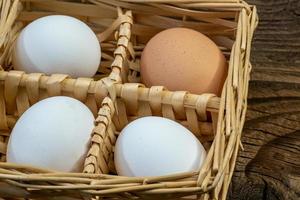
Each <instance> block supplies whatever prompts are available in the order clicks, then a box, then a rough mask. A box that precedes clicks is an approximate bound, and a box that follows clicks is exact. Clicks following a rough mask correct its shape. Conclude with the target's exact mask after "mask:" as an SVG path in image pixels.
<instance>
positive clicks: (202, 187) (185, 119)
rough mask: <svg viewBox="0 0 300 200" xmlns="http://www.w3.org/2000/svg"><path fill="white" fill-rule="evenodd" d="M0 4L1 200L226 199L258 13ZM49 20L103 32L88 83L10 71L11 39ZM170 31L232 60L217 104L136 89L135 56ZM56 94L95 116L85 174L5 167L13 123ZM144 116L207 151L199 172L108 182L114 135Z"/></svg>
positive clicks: (155, 5) (233, 1)
mask: <svg viewBox="0 0 300 200" xmlns="http://www.w3.org/2000/svg"><path fill="white" fill-rule="evenodd" d="M0 2H1V1H0ZM1 3H2V4H0V6H1V7H0V8H1V19H0V35H1V38H0V45H1V48H0V65H1V66H2V68H3V69H4V70H5V71H0V159H1V161H3V162H0V197H12V198H26V199H27V198H34V199H51V198H55V199H89V198H93V197H106V198H109V199H138V198H141V199H179V198H181V197H185V198H183V199H196V198H199V199H226V194H227V190H228V187H229V183H230V179H231V176H232V173H233V170H234V166H235V161H236V157H237V153H238V149H239V147H240V146H241V143H240V137H241V132H242V128H243V124H244V120H245V112H246V107H247V93H248V82H249V74H250V71H251V64H250V63H249V57H250V47H251V40H252V36H253V32H254V29H255V27H256V25H257V14H256V8H255V7H253V6H249V5H248V4H246V3H245V2H244V1H240V0H188V1H183V0H168V1H166V0H109V1H108V0H85V1H84V0H82V1H79V0H78V1H76V0H71V1H70V0H60V1H57V0H22V1H20V2H19V1H17V0H5V1H3V2H1ZM126 10H128V11H126ZM124 11H125V12H124ZM54 13H60V14H68V15H73V16H75V17H78V18H80V19H81V20H83V21H85V22H86V23H88V24H89V25H90V26H91V27H92V28H93V30H95V32H97V33H99V34H98V35H99V40H100V41H101V42H102V44H101V47H102V51H103V52H102V54H103V57H102V62H101V65H102V66H101V67H100V69H99V72H98V73H97V75H96V76H95V77H94V78H93V79H89V78H78V79H72V78H69V77H68V76H67V75H62V74H55V75H51V76H45V75H43V74H38V73H35V74H25V73H24V72H18V71H9V70H11V69H12V67H13V66H11V58H10V54H11V49H12V44H13V42H14V40H15V38H16V36H17V33H18V32H19V31H20V30H21V29H22V27H24V25H25V24H26V23H27V22H29V21H32V20H33V19H36V18H38V17H41V16H44V15H49V14H54ZM132 14H133V18H132ZM175 26H180V27H182V26H183V27H189V28H193V29H195V30H198V31H201V32H202V33H205V34H206V35H208V36H209V37H210V38H211V39H213V40H214V41H215V42H216V43H217V44H218V46H219V47H220V49H221V50H222V51H223V53H224V54H225V56H226V57H227V58H228V60H229V70H228V77H227V80H226V83H225V85H224V88H223V91H222V96H221V98H218V97H216V96H214V95H213V94H202V95H194V94H189V93H187V92H183V91H174V92H171V91H167V90H166V89H165V88H163V87H162V86H154V87H151V88H145V87H144V86H143V85H142V84H140V83H139V82H140V75H139V56H140V54H141V51H142V49H143V47H144V45H145V44H146V42H147V41H148V40H149V39H150V38H151V37H152V36H153V35H154V34H156V33H157V32H159V31H161V30H163V29H166V28H170V27H175ZM121 83H123V84H121ZM56 95H66V96H73V97H74V98H77V99H79V100H81V101H82V102H84V103H85V104H86V105H87V106H88V107H89V108H90V109H91V110H92V111H93V113H94V114H95V115H97V119H96V121H95V128H94V130H93V134H92V138H91V148H90V151H89V152H88V154H87V157H86V161H85V165H84V173H59V172H53V171H49V170H45V169H38V168H35V167H32V166H21V165H15V164H11V163H5V162H4V161H5V154H6V143H7V141H8V137H9V134H10V131H11V129H12V127H13V126H14V124H15V122H16V120H17V119H18V117H19V116H20V115H21V114H22V113H23V112H24V111H25V110H26V109H28V108H29V107H30V106H31V105H32V104H34V103H36V102H37V101H39V100H41V99H44V98H46V97H47V96H56ZM98 109H99V112H98ZM208 113H209V114H210V116H211V118H212V119H211V120H209V119H208V117H207V114H208ZM148 115H155V116H163V117H166V118H170V119H173V120H175V121H177V122H179V123H181V124H183V125H184V126H186V127H187V128H188V129H190V130H191V131H192V132H193V133H194V134H195V135H196V136H197V137H198V138H199V140H200V141H201V142H202V143H203V144H204V146H205V148H206V149H207V151H208V156H207V158H206V160H205V163H204V165H203V167H202V168H201V170H200V171H199V172H187V173H183V174H174V175H169V176H162V177H120V176H116V175H113V174H115V170H114V163H113V151H114V144H115V141H116V138H117V136H118V134H119V132H120V131H121V130H122V128H123V127H124V126H125V125H126V124H128V123H129V122H131V121H132V120H134V119H136V118H138V117H142V116H148Z"/></svg>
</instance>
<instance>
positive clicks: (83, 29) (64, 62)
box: [13, 15, 101, 78]
mask: <svg viewBox="0 0 300 200" xmlns="http://www.w3.org/2000/svg"><path fill="white" fill-rule="evenodd" d="M100 60H101V49H100V44H99V41H98V39H97V37H96V35H95V33H94V32H93V31H92V30H91V29H90V28H89V27H88V26H87V25H86V24H85V23H83V22H82V21H80V20H78V19H76V18H74V17H69V16H64V15H52V16H46V17H42V18H39V19H37V20H35V21H33V22H32V23H30V24H29V25H28V26H26V27H25V28H24V29H23V30H22V31H21V33H20V35H19V37H18V39H17V41H16V44H15V48H14V51H13V65H14V68H15V69H17V70H22V71H25V72H27V73H33V72H41V73H45V74H47V75H50V74H55V73H61V74H69V75H70V76H72V77H74V78H76V77H92V76H93V75H95V73H96V72H97V70H98V67H99V64H100Z"/></svg>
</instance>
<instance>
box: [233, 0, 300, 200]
mask: <svg viewBox="0 0 300 200" xmlns="http://www.w3.org/2000/svg"><path fill="white" fill-rule="evenodd" d="M248 2H249V3H251V4H255V5H257V7H258V11H259V16H260V24H259V27H258V29H257V31H256V35H255V40H254V42H253V51H252V63H253V72H252V80H251V82H250V90H249V100H248V104H249V106H248V112H247V121H246V123H245V127H244V132H243V137H242V142H243V145H244V148H245V150H244V151H241V152H240V153H239V157H238V159H237V163H236V169H235V173H234V175H233V180H232V185H231V188H230V191H229V196H228V199H230V200H237V199H238V200H246V199H251V200H252V199H253V200H254V199H255V200H273V199H280V200H281V199H292V200H294V199H295V200H296V199H300V1H299V0H268V1H266V0H248Z"/></svg>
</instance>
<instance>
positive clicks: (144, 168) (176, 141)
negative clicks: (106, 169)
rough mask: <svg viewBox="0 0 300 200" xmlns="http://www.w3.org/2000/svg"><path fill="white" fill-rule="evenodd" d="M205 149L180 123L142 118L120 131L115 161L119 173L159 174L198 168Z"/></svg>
mask: <svg viewBox="0 0 300 200" xmlns="http://www.w3.org/2000/svg"><path fill="white" fill-rule="evenodd" d="M205 157H206V152H205V149H204V148H203V146H202V145H201V143H200V142H199V141H198V140H197V138H196V137H195V136H194V135H193V133H191V132H190V131H189V130H188V129H186V128H185V127H183V126H182V125H180V124H178V123H176V122H174V121H172V120H169V119H165V118H161V117H143V118H139V119H137V120H135V121H133V122H131V123H130V124H128V125H127V126H126V127H125V128H124V129H123V130H122V132H121V133H120V135H119V137H118V139H117V142H116V145H115V153H114V160H115V166H116V170H117V172H118V174H119V175H121V176H160V175H168V174H173V173H181V172H188V171H197V170H199V169H200V167H201V165H202V163H203V161H204V159H205Z"/></svg>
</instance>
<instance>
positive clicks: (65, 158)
mask: <svg viewBox="0 0 300 200" xmlns="http://www.w3.org/2000/svg"><path fill="white" fill-rule="evenodd" d="M93 127H94V116H93V113H92V112H91V111H90V110H89V108H88V107H87V106H85V105H84V104H83V103H81V102H80V101H78V100H76V99H73V98H70V97H63V96H58V97H51V98H47V99H44V100H42V101H40V102H38V103H36V104H34V105H33V106H31V107H30V108H29V109H28V110H26V111H25V112H24V113H23V115H22V116H21V117H20V118H19V120H18V121H17V123H16V124H15V126H14V128H13V130H12V133H11V136H10V138H9V142H8V148H7V162H12V163H19V164H27V165H32V166H36V167H42V168H47V169H52V170H56V171H63V172H81V171H82V169H83V162H84V158H85V156H86V153H87V150H88V147H89V142H90V137H91V133H92V130H93Z"/></svg>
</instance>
